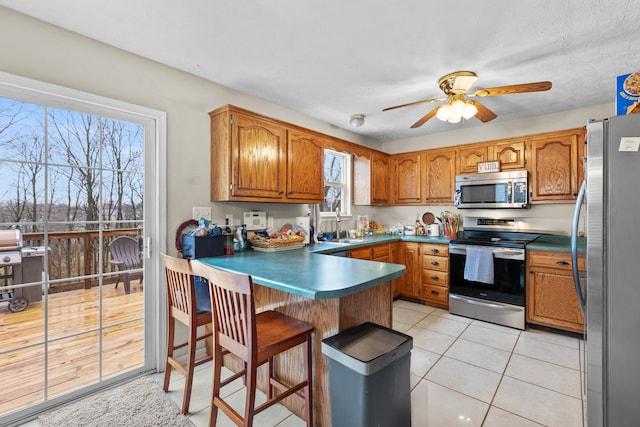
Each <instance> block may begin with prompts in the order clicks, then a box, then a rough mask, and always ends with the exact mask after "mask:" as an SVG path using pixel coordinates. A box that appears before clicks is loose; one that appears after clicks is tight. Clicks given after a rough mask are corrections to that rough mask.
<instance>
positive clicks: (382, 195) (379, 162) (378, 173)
mask: <svg viewBox="0 0 640 427" xmlns="http://www.w3.org/2000/svg"><path fill="white" fill-rule="evenodd" d="M388 203H389V156H386V155H384V154H382V153H377V152H374V153H373V156H372V161H371V204H373V205H386V204H388Z"/></svg>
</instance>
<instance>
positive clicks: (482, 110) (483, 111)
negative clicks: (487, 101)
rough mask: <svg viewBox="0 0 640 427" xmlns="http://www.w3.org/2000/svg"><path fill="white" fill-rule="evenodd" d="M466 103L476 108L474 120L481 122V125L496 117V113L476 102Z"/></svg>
mask: <svg viewBox="0 0 640 427" xmlns="http://www.w3.org/2000/svg"><path fill="white" fill-rule="evenodd" d="M468 102H472V103H473V104H474V105H475V106H476V108H478V113H477V114H476V118H477V119H478V120H480V121H481V122H483V123H486V122H490V121H491V120H493V119H495V118H496V117H498V116H496V113H494V112H493V111H491V110H489V109H488V108H487V107H485V106H484V105H482V104H481V103H479V102H478V101H468Z"/></svg>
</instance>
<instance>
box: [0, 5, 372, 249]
mask: <svg viewBox="0 0 640 427" xmlns="http://www.w3.org/2000/svg"><path fill="white" fill-rule="evenodd" d="M0 58H2V60H0V69H1V70H2V71H5V72H8V73H12V74H16V75H20V76H24V77H28V78H32V79H36V80H40V81H44V82H48V83H53V84H57V85H60V86H64V87H69V88H73V89H77V90H81V91H85V92H88V93H92V94H97V95H101V96H106V97H109V98H114V99H118V100H122V101H126V102H129V103H132V104H137V105H142V106H146V107H149V108H154V109H157V110H161V111H165V112H166V113H167V159H168V160H167V163H168V164H167V202H168V203H167V210H168V211H167V227H168V230H167V240H166V241H167V249H168V250H169V252H170V253H172V252H173V253H175V249H174V238H175V234H174V233H175V230H176V228H177V227H178V226H179V225H180V224H181V223H182V222H183V221H185V220H188V219H190V218H191V214H192V207H193V206H211V207H212V213H213V218H214V219H219V220H222V219H224V215H225V213H231V214H233V215H234V219H235V220H236V223H238V224H239V223H240V219H241V218H242V212H244V211H249V210H266V211H268V212H269V213H270V214H271V215H272V216H274V217H275V218H276V219H277V220H276V224H278V223H286V222H292V221H293V220H294V218H295V217H296V216H298V215H301V214H304V213H306V212H307V206H306V205H288V204H287V205H285V204H252V203H212V202H210V201H209V140H210V136H209V115H208V112H209V111H211V110H213V109H215V108H217V107H219V106H221V105H225V104H234V105H237V106H239V107H243V108H247V109H249V110H252V111H256V112H258V113H261V114H264V115H266V116H270V117H274V118H278V119H281V120H284V121H287V122H290V123H294V124H297V125H300V126H304V127H307V128H310V129H314V130H317V131H320V132H323V133H325V134H328V135H332V136H336V137H339V138H343V139H346V140H349V141H353V142H356V143H358V144H362V145H368V146H370V147H373V148H377V149H379V148H380V144H379V143H378V142H374V141H371V140H368V139H366V138H363V137H362V136H360V135H356V134H354V133H351V132H348V131H346V130H344V129H340V128H337V127H335V126H331V125H329V124H328V123H324V122H321V121H319V120H316V119H313V118H311V117H308V116H305V115H303V114H300V113H297V112H295V111H292V110H288V109H286V108H283V107H281V106H278V105H275V104H272V103H269V102H267V101H264V100H261V99H258V98H255V97H252V96H248V95H245V94H242V93H239V92H237V91H234V90H231V89H229V88H227V87H224V86H221V85H218V84H215V83H212V82H210V81H207V80H204V79H202V78H199V77H196V76H193V75H190V74H187V73H184V72H181V71H178V70H176V69H173V68H170V67H167V66H164V65H161V64H159V63H156V62H153V61H150V60H147V59H145V58H142V57H139V56H136V55H133V54H130V53H127V52H124V51H122V50H119V49H116V48H114V47H111V46H108V45H105V44H102V43H99V42H97V41H95V40H92V39H88V38H86V37H82V36H79V35H78V34H75V33H72V32H69V31H67V30H63V29H61V28H58V27H55V26H52V25H49V24H46V23H44V22H42V21H38V20H35V19H33V18H30V17H27V16H25V15H21V14H18V13H16V12H14V11H12V10H10V9H6V8H3V7H0Z"/></svg>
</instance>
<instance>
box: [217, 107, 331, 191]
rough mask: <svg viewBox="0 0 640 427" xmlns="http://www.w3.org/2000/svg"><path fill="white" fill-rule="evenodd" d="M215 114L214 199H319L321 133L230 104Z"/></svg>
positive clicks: (320, 189) (322, 146)
mask: <svg viewBox="0 0 640 427" xmlns="http://www.w3.org/2000/svg"><path fill="white" fill-rule="evenodd" d="M209 115H210V117H211V200H222V201H223V200H229V201H231V200H233V201H253V202H291V203H319V202H322V200H323V198H324V180H323V177H322V170H323V159H324V141H323V139H322V137H321V136H320V135H319V134H316V133H315V132H311V131H306V130H305V129H302V128H296V127H294V126H288V125H287V124H286V123H283V122H280V121H277V120H274V119H270V118H268V117H263V116H260V115H258V114H255V113H252V112H250V111H247V110H243V109H240V108H237V107H234V106H231V105H226V106H224V107H221V108H218V109H216V110H214V111H212V112H210V113H209Z"/></svg>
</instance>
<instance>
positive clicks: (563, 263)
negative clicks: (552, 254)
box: [556, 261, 569, 265]
mask: <svg viewBox="0 0 640 427" xmlns="http://www.w3.org/2000/svg"><path fill="white" fill-rule="evenodd" d="M556 264H558V265H569V263H568V262H567V261H558V262H556Z"/></svg>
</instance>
